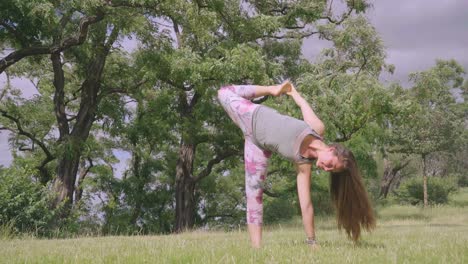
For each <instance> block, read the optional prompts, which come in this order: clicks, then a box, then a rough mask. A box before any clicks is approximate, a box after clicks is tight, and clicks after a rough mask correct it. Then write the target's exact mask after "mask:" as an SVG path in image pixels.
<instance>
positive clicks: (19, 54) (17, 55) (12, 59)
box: [0, 10, 104, 74]
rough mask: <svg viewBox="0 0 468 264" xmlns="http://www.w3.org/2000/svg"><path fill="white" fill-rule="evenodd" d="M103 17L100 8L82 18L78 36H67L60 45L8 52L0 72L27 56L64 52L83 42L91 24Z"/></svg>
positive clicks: (0, 66)
mask: <svg viewBox="0 0 468 264" xmlns="http://www.w3.org/2000/svg"><path fill="white" fill-rule="evenodd" d="M103 18H104V13H103V11H102V10H98V12H97V14H96V15H95V16H87V17H84V18H82V19H81V20H80V27H79V31H78V34H77V36H73V37H68V38H66V39H65V40H64V41H63V42H62V43H61V44H60V45H52V46H39V47H28V48H23V49H20V50H17V51H14V52H12V53H10V54H8V55H7V56H6V57H4V58H3V59H1V60H0V74H1V73H3V72H4V71H5V70H6V69H7V68H8V67H10V66H11V65H13V64H15V63H16V62H18V61H20V60H21V59H23V58H25V57H29V56H34V55H44V54H51V53H55V52H62V51H64V50H66V49H68V48H70V47H72V46H77V45H80V44H82V43H83V42H84V41H85V39H86V37H87V35H88V28H89V25H91V24H95V23H97V22H99V21H101V20H102V19H103Z"/></svg>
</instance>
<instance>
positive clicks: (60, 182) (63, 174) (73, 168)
mask: <svg viewBox="0 0 468 264" xmlns="http://www.w3.org/2000/svg"><path fill="white" fill-rule="evenodd" d="M72 148H73V151H72V153H65V154H64V157H63V158H61V159H59V164H58V165H57V178H56V179H55V182H54V189H55V192H56V193H57V196H56V198H55V202H54V207H57V206H58V205H59V204H60V203H62V202H65V204H66V206H67V207H68V206H70V205H72V204H73V193H74V191H75V181H76V173H77V171H78V165H79V161H80V154H81V151H80V150H79V149H75V148H74V147H72Z"/></svg>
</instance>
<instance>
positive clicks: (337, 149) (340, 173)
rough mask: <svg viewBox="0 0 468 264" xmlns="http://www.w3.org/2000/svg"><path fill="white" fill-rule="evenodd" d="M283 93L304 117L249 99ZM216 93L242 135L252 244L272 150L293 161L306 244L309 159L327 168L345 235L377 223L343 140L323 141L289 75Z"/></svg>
mask: <svg viewBox="0 0 468 264" xmlns="http://www.w3.org/2000/svg"><path fill="white" fill-rule="evenodd" d="M282 94H287V95H289V96H291V97H292V98H293V100H294V101H295V102H296V104H297V105H298V106H299V107H300V108H301V111H302V115H303V118H304V120H303V121H302V120H298V119H295V118H293V117H289V116H285V115H282V114H280V113H278V112H277V111H275V110H273V109H271V108H269V107H266V106H262V105H257V104H253V103H252V102H251V101H249V100H250V99H253V98H256V97H261V96H266V95H271V96H280V95H282ZM218 99H219V101H220V103H221V105H222V106H223V108H224V110H225V111H226V112H227V114H228V115H229V116H230V117H231V119H232V120H233V121H234V122H235V123H236V124H237V126H239V128H240V129H241V130H242V132H243V134H244V138H245V146H244V161H245V192H246V196H247V197H246V198H247V199H246V200H247V224H248V229H249V234H250V240H251V242H252V246H253V247H255V248H259V247H260V246H261V240H262V217H263V205H262V196H263V190H262V188H261V186H262V182H263V181H264V180H265V177H266V174H267V163H268V158H269V157H270V156H271V153H272V152H276V153H278V154H280V155H281V156H283V157H284V158H286V159H289V160H291V161H292V162H294V163H295V165H296V170H297V191H298V196H299V203H300V206H301V212H302V222H303V225H304V229H305V233H306V236H307V239H306V243H307V244H309V245H311V246H312V247H316V246H317V242H316V239H315V228H314V211H313V207H312V202H311V199H310V177H311V168H312V164H313V163H315V164H316V166H317V168H320V169H322V170H325V171H328V172H330V191H331V198H332V201H333V203H334V205H335V207H336V210H337V220H338V221H337V222H338V228H340V229H341V228H344V229H345V230H346V233H347V235H348V237H349V238H351V239H352V240H354V241H357V240H358V239H359V236H360V233H361V228H364V229H367V230H370V229H372V228H373V227H375V218H374V215H373V212H372V208H371V205H370V202H369V199H368V196H367V193H366V190H365V188H364V185H363V183H362V178H361V175H360V173H359V171H358V168H357V165H356V161H355V159H354V156H353V154H352V152H351V151H349V150H347V149H345V148H343V147H342V146H341V145H338V144H331V145H327V144H325V143H324V142H323V135H324V130H325V126H324V125H323V123H322V121H321V120H320V119H319V118H318V117H317V116H316V115H315V113H314V111H313V110H312V108H311V107H310V106H309V104H308V103H307V102H306V100H304V98H302V97H301V95H300V94H299V93H298V92H297V91H296V89H295V88H294V86H293V85H292V84H291V83H290V82H289V81H286V82H284V83H282V84H280V85H275V86H258V85H231V86H224V87H222V88H221V89H219V91H218Z"/></svg>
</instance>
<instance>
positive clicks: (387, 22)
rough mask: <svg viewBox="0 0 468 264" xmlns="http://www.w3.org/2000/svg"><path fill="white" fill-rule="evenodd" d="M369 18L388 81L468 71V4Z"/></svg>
mask: <svg viewBox="0 0 468 264" xmlns="http://www.w3.org/2000/svg"><path fill="white" fill-rule="evenodd" d="M367 16H368V17H369V19H370V20H371V22H372V24H373V25H374V26H375V28H376V29H377V31H378V33H379V34H380V36H381V38H382V39H383V41H384V44H385V47H386V51H387V63H390V64H394V65H395V66H396V71H395V74H394V75H392V76H385V77H384V78H385V79H386V80H389V81H399V82H400V83H402V84H403V85H408V78H407V77H408V74H409V73H410V72H414V71H421V70H425V69H427V68H429V67H431V66H433V65H434V63H435V60H436V59H456V60H457V61H458V62H459V63H460V64H461V65H462V66H463V67H464V68H465V69H467V70H468V0H392V1H390V0H375V1H374V4H373V8H371V9H370V10H369V11H368V13H367ZM326 45H327V43H325V42H321V41H318V40H316V39H309V40H307V41H306V42H305V43H304V49H303V50H304V56H306V57H308V58H314V57H315V56H316V55H317V54H318V53H319V52H320V50H321V49H322V48H323V47H325V46H326ZM0 77H3V79H2V78H0V88H1V87H2V86H4V81H2V80H4V76H0ZM17 85H18V86H23V87H30V86H28V85H27V83H26V82H22V81H19V82H18V83H17ZM10 161H11V154H10V151H9V148H8V144H7V134H6V133H5V132H2V131H0V165H8V164H9V163H10Z"/></svg>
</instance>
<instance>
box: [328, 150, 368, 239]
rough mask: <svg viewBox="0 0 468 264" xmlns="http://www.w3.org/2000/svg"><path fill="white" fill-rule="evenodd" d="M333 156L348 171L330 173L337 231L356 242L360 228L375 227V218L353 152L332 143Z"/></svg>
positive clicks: (359, 234)
mask: <svg viewBox="0 0 468 264" xmlns="http://www.w3.org/2000/svg"><path fill="white" fill-rule="evenodd" d="M330 147H333V148H334V149H335V150H334V154H335V155H336V156H337V157H338V159H339V160H340V161H342V162H343V164H344V167H345V169H344V170H343V171H340V172H332V173H330V193H331V199H332V202H333V204H334V205H335V208H336V218H337V224H338V228H339V229H341V228H344V230H345V231H346V234H347V235H348V237H349V238H350V239H352V240H353V241H354V242H356V241H357V240H358V239H359V237H360V236H361V229H362V228H364V229H365V230H367V231H371V230H372V229H373V228H375V217H374V212H373V210H372V205H371V202H370V201H369V196H368V195H367V191H366V188H365V186H364V183H363V180H362V177H361V173H360V172H359V170H358V167H357V164H356V160H355V158H354V155H353V153H352V152H351V151H349V150H347V149H346V148H344V147H343V146H341V145H339V144H331V145H330Z"/></svg>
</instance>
